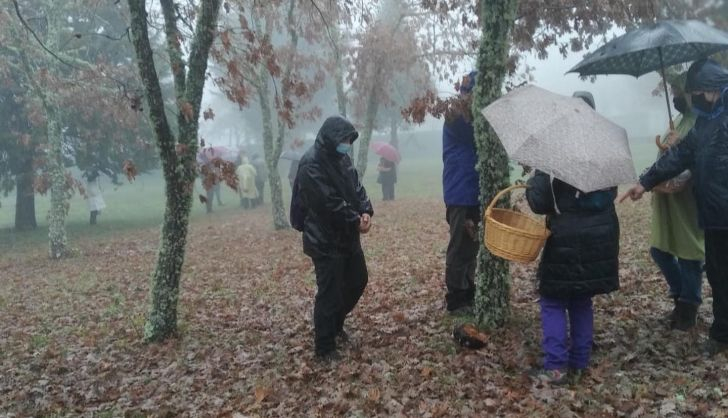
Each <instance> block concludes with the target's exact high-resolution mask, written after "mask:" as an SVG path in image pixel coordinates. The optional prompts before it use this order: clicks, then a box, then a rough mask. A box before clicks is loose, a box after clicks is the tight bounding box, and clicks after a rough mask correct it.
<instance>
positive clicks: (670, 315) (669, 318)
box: [665, 296, 678, 329]
mask: <svg viewBox="0 0 728 418" xmlns="http://www.w3.org/2000/svg"><path fill="white" fill-rule="evenodd" d="M677 299H678V298H677V296H673V297H672V300H673V306H672V311H670V313H668V314H667V315H666V316H665V319H666V320H667V322H668V323H669V324H670V328H671V329H672V328H674V327H675V322H676V321H677Z"/></svg>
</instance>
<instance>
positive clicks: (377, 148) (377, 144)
mask: <svg viewBox="0 0 728 418" xmlns="http://www.w3.org/2000/svg"><path fill="white" fill-rule="evenodd" d="M369 148H370V149H371V150H372V151H374V153H375V154H377V155H379V156H380V157H382V158H384V159H385V160H387V161H391V162H393V163H396V164H399V162H400V161H401V160H402V157H401V156H400V155H399V151H397V148H395V147H393V146H392V145H390V144H388V143H386V142H383V141H374V142H372V143H371V144H369Z"/></svg>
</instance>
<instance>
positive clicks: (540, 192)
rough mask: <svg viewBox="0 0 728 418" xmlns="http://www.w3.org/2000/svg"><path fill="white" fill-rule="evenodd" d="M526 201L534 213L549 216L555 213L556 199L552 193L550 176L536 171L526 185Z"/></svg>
mask: <svg viewBox="0 0 728 418" xmlns="http://www.w3.org/2000/svg"><path fill="white" fill-rule="evenodd" d="M526 186H528V188H527V189H526V200H527V201H528V206H530V207H531V210H532V211H533V212H534V213H537V214H539V215H549V214H552V213H554V212H555V211H554V197H553V194H552V193H551V178H550V177H549V175H548V174H546V173H543V172H541V171H536V173H535V174H534V176H533V177H531V178H530V179H528V182H527V183H526Z"/></svg>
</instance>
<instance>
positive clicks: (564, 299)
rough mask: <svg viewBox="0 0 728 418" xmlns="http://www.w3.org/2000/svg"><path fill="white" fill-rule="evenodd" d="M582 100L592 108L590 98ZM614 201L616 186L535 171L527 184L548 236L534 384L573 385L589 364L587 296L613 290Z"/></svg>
mask: <svg viewBox="0 0 728 418" xmlns="http://www.w3.org/2000/svg"><path fill="white" fill-rule="evenodd" d="M579 94H581V95H584V94H588V93H586V92H584V93H577V95H576V96H577V97H582V96H579ZM582 98H583V99H584V101H586V102H587V103H588V104H589V105H590V106H592V107H593V106H594V99H593V97H591V95H590V94H588V96H586V97H582ZM587 99H590V100H587ZM616 197H617V188H616V187H610V188H608V189H603V190H597V191H594V192H590V193H584V192H582V191H580V190H578V189H577V188H576V187H574V186H572V185H570V184H568V183H566V182H564V181H561V180H559V179H557V178H554V177H553V176H549V175H548V174H546V173H544V172H541V171H539V170H536V171H535V173H534V175H533V177H531V178H530V179H529V180H528V182H527V188H526V199H527V201H528V205H529V206H530V207H531V210H532V211H533V212H534V213H536V214H540V215H546V226H547V227H548V229H549V230H550V231H551V235H550V236H549V237H548V239H547V241H546V244H545V246H544V249H543V252H542V254H541V261H540V263H539V266H538V273H537V277H538V292H539V295H540V299H539V304H540V307H541V327H542V331H543V340H542V348H543V352H544V359H543V368H535V369H533V370H532V371H531V373H530V375H531V377H532V378H534V379H535V380H538V381H541V382H544V383H548V384H551V385H560V384H566V383H568V382H569V381H571V382H573V383H576V381H578V380H579V379H580V378H581V376H582V374H583V372H584V371H585V370H586V368H587V367H588V365H589V360H590V357H591V349H592V342H593V334H594V312H593V309H592V297H593V296H595V295H598V294H605V293H610V292H613V291H615V290H618V289H619V219H618V218H617V212H616V210H615V208H614V199H615V198H616Z"/></svg>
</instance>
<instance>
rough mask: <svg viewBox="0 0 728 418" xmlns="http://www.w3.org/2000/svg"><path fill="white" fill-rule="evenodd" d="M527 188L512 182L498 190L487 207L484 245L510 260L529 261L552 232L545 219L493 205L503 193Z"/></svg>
mask: <svg viewBox="0 0 728 418" xmlns="http://www.w3.org/2000/svg"><path fill="white" fill-rule="evenodd" d="M522 188H526V186H524V185H515V186H511V187H509V188H507V189H505V190H502V191H501V192H500V193H498V194H497V195H496V196H495V197H494V198H493V201H492V202H490V205H488V208H487V209H486V210H485V246H486V247H487V248H488V250H489V251H490V252H491V254H493V255H495V256H498V257H501V258H505V259H506V260H510V261H517V262H521V263H528V262H531V261H533V260H535V259H536V258H537V257H538V254H539V253H540V252H541V248H543V245H544V243H545V242H546V239H547V238H548V236H549V234H550V232H549V230H548V229H546V226H545V225H544V223H543V222H541V221H537V220H536V219H533V218H532V217H530V216H528V215H525V214H523V213H520V212H516V211H513V210H510V209H500V208H494V207H493V206H495V204H496V203H497V202H498V200H499V199H500V198H501V196H503V195H504V194H506V193H508V192H510V191H512V190H515V189H522Z"/></svg>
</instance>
